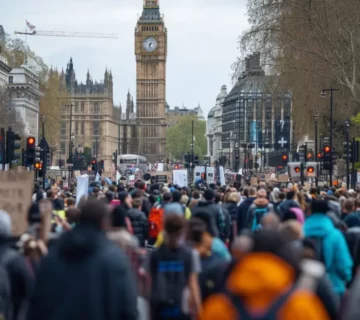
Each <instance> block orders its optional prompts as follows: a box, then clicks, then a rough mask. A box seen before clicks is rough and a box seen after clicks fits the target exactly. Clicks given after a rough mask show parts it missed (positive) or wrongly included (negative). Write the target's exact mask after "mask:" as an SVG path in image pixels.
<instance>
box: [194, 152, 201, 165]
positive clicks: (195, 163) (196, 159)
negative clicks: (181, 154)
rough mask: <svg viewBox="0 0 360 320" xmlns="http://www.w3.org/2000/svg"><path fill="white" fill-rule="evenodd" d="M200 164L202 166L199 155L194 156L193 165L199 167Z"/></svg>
mask: <svg viewBox="0 0 360 320" xmlns="http://www.w3.org/2000/svg"><path fill="white" fill-rule="evenodd" d="M199 164H200V161H199V156H198V155H195V156H194V163H193V165H195V166H198V165H199Z"/></svg>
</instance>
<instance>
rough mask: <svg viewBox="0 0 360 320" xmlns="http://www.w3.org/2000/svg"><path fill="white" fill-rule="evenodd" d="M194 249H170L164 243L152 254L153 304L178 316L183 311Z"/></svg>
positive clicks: (171, 314) (165, 316)
mask: <svg viewBox="0 0 360 320" xmlns="http://www.w3.org/2000/svg"><path fill="white" fill-rule="evenodd" d="M191 267H192V251H191V249H189V248H187V247H179V248H176V249H169V248H168V247H167V246H166V245H162V246H161V247H160V248H158V249H157V250H155V251H153V252H152V254H151V256H150V275H151V279H152V286H151V287H152V292H151V305H152V307H156V308H157V309H159V308H161V309H162V310H164V312H166V314H167V315H163V316H164V318H169V319H171V318H176V317H177V316H178V315H179V313H181V307H182V297H183V291H184V289H185V288H186V287H187V286H188V283H189V277H190V273H191Z"/></svg>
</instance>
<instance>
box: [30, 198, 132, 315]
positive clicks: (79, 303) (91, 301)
mask: <svg viewBox="0 0 360 320" xmlns="http://www.w3.org/2000/svg"><path fill="white" fill-rule="evenodd" d="M109 222H110V216H109V212H108V208H107V206H106V204H105V203H104V202H103V201H98V200H91V201H88V202H86V203H85V204H84V205H83V207H82V209H81V218H80V223H79V225H77V226H76V227H75V229H73V230H72V231H69V232H66V233H64V234H63V235H62V236H61V238H60V239H59V241H58V242H57V243H56V244H55V245H54V246H53V247H51V248H50V250H49V254H48V255H47V256H46V257H45V258H44V260H43V262H42V264H41V266H40V270H39V275H38V277H37V282H36V285H35V289H34V294H33V296H32V299H31V302H30V306H29V310H28V317H27V319H28V320H35V319H36V320H45V319H53V320H60V319H98V320H117V319H124V320H136V319H137V295H136V284H135V281H134V279H133V277H132V274H131V270H130V267H129V264H128V261H127V259H126V257H125V255H124V253H123V251H122V250H121V249H120V248H119V247H118V246H116V245H115V244H113V243H112V242H111V241H110V240H108V239H107V237H106V234H105V232H104V231H105V230H107V229H108V228H109V224H110V223H109ZM105 271H106V272H105ZM49 288H50V290H49Z"/></svg>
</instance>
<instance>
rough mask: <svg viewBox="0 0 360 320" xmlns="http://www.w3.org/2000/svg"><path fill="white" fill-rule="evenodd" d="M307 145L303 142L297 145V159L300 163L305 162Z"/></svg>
mask: <svg viewBox="0 0 360 320" xmlns="http://www.w3.org/2000/svg"><path fill="white" fill-rule="evenodd" d="M307 153H308V152H307V145H306V144H304V145H302V146H300V147H299V161H300V162H301V163H306V160H307V159H306V155H307Z"/></svg>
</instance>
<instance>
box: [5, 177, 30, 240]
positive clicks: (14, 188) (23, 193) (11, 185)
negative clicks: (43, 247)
mask: <svg viewBox="0 0 360 320" xmlns="http://www.w3.org/2000/svg"><path fill="white" fill-rule="evenodd" d="M33 181H34V176H33V172H26V171H23V172H17V171H15V170H11V171H0V209H1V210H3V211H5V212H7V213H8V214H9V216H10V218H11V222H12V234H13V235H14V236H19V235H21V234H23V233H24V232H25V231H26V229H27V227H28V225H27V213H28V209H29V207H30V205H31V193H32V190H33Z"/></svg>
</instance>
